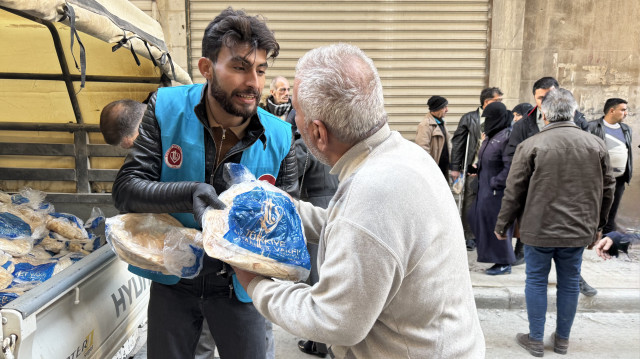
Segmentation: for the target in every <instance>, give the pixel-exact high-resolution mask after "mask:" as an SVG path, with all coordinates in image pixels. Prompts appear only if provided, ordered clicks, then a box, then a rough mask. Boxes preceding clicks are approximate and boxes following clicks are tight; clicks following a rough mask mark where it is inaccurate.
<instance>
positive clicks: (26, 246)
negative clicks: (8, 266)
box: [0, 238, 33, 257]
mask: <svg viewBox="0 0 640 359" xmlns="http://www.w3.org/2000/svg"><path fill="white" fill-rule="evenodd" d="M31 248H33V243H32V242H31V241H30V240H26V239H13V240H11V239H4V238H0V250H2V251H3V252H5V253H7V254H10V255H12V256H13V257H22V256H25V255H27V254H29V251H31Z"/></svg>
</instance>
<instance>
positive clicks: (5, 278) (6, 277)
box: [0, 267, 13, 290]
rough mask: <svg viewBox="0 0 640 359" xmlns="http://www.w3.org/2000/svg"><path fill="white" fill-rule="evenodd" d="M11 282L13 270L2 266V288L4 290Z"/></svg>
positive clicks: (0, 279) (0, 275) (0, 286)
mask: <svg viewBox="0 0 640 359" xmlns="http://www.w3.org/2000/svg"><path fill="white" fill-rule="evenodd" d="M11 282H13V275H11V272H9V271H8V270H6V269H4V268H3V267H0V290H4V289H6V288H7V287H9V286H10V285H11Z"/></svg>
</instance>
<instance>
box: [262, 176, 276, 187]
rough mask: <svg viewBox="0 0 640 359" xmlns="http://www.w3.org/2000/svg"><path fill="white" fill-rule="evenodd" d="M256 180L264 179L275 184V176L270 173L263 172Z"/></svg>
mask: <svg viewBox="0 0 640 359" xmlns="http://www.w3.org/2000/svg"><path fill="white" fill-rule="evenodd" d="M258 180H260V181H265V182H267V183H270V184H272V185H274V186H275V185H276V178H275V177H273V175H270V174H268V173H266V174H263V175H262V176H260V178H258Z"/></svg>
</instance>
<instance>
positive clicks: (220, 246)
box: [202, 182, 309, 281]
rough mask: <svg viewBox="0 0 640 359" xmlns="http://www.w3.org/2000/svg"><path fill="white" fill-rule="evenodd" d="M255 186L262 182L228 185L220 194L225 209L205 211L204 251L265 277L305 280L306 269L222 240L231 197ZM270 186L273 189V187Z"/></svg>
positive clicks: (226, 226) (231, 201) (213, 256)
mask: <svg viewBox="0 0 640 359" xmlns="http://www.w3.org/2000/svg"><path fill="white" fill-rule="evenodd" d="M256 186H261V184H260V185H256V184H255V182H243V183H240V184H236V185H234V186H231V187H230V188H229V189H228V190H227V191H225V192H223V193H221V194H220V196H219V199H220V200H221V201H222V202H223V203H224V204H225V205H227V208H226V209H224V210H215V209H210V210H208V211H207V212H205V214H204V219H203V229H202V237H203V246H204V250H205V252H206V253H207V255H208V256H210V257H212V258H216V259H219V260H221V261H223V262H225V263H228V264H230V265H232V266H234V267H237V268H240V269H244V270H247V271H250V272H253V273H257V274H260V275H263V276H266V277H273V278H279V279H284V280H289V281H299V280H304V279H306V278H307V277H308V275H309V271H308V270H304V269H302V268H300V267H296V266H293V265H289V264H285V263H281V262H279V261H277V260H275V259H272V258H269V257H265V256H262V255H260V254H257V253H254V252H252V251H250V250H247V249H245V248H242V247H240V246H237V245H235V244H232V243H230V242H228V241H227V240H225V239H224V235H225V234H226V233H227V232H228V231H229V224H228V216H229V210H230V208H231V207H232V206H233V199H234V198H235V197H236V196H237V195H239V194H242V193H245V192H248V191H251V190H253V189H254V188H255V187H256ZM273 188H274V189H275V187H273ZM275 190H276V191H279V190H277V189H275Z"/></svg>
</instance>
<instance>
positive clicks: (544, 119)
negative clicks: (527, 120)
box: [542, 112, 549, 125]
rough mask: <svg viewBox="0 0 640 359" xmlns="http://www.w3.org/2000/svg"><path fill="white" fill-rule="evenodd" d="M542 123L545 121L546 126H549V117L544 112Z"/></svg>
mask: <svg viewBox="0 0 640 359" xmlns="http://www.w3.org/2000/svg"><path fill="white" fill-rule="evenodd" d="M542 121H544V124H545V125H548V124H549V120H547V115H545V114H544V112H543V113H542Z"/></svg>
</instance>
